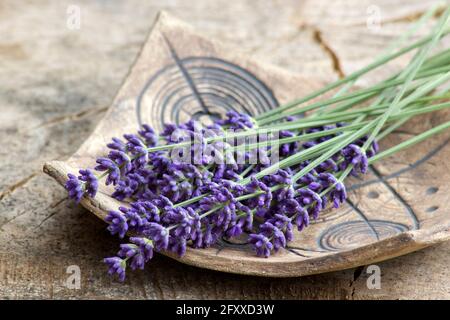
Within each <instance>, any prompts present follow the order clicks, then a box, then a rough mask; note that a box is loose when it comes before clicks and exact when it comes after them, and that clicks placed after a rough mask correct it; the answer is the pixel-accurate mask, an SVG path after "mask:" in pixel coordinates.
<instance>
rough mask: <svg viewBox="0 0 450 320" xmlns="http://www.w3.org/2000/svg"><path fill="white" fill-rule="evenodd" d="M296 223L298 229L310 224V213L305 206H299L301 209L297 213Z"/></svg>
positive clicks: (300, 229)
mask: <svg viewBox="0 0 450 320" xmlns="http://www.w3.org/2000/svg"><path fill="white" fill-rule="evenodd" d="M294 223H295V225H296V226H297V229H298V231H302V230H303V229H304V228H305V227H307V226H309V213H308V211H307V210H306V209H305V208H304V207H300V208H299V211H298V212H297V213H296V215H295V221H294Z"/></svg>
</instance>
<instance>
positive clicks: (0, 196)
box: [0, 172, 40, 201]
mask: <svg viewBox="0 0 450 320" xmlns="http://www.w3.org/2000/svg"><path fill="white" fill-rule="evenodd" d="M38 174H40V172H34V173H32V174H30V175H29V176H28V177H26V178H23V179H21V180H19V181H17V182H15V183H14V184H12V185H10V186H8V187H6V190H5V191H3V192H2V193H0V201H1V200H3V199H4V198H5V197H6V196H7V195H10V194H11V193H13V192H14V191H15V190H17V189H18V188H20V187H23V186H24V185H26V184H27V183H28V182H29V181H30V180H31V179H33V178H34V177H36V176H37V175H38Z"/></svg>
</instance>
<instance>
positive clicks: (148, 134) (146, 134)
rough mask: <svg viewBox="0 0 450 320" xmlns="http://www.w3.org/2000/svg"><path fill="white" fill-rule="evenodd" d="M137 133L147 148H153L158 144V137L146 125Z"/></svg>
mask: <svg viewBox="0 0 450 320" xmlns="http://www.w3.org/2000/svg"><path fill="white" fill-rule="evenodd" d="M138 133H139V135H140V136H141V137H142V138H144V141H145V144H146V145H147V147H154V146H156V145H157V144H158V135H157V134H156V133H155V131H154V130H153V129H152V128H151V127H150V126H149V125H148V124H143V125H142V128H141V130H139V131H138Z"/></svg>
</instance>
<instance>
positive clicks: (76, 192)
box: [64, 169, 98, 203]
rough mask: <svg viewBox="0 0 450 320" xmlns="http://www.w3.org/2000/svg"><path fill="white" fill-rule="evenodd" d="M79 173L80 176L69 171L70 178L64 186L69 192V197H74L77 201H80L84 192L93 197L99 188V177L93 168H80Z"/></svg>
mask: <svg viewBox="0 0 450 320" xmlns="http://www.w3.org/2000/svg"><path fill="white" fill-rule="evenodd" d="M79 173H80V175H79V176H78V177H76V176H75V175H73V174H71V173H69V174H68V175H67V177H68V178H69V179H68V180H67V181H66V184H65V186H64V187H65V188H66V190H67V191H68V192H69V198H71V199H74V200H75V201H76V202H77V203H78V202H80V200H81V198H82V197H83V195H84V193H86V194H87V195H88V196H90V197H91V198H93V197H95V195H96V194H97V190H98V180H97V177H96V176H95V174H94V173H93V172H92V171H91V170H89V169H85V170H80V171H79Z"/></svg>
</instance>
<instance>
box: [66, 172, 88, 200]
mask: <svg viewBox="0 0 450 320" xmlns="http://www.w3.org/2000/svg"><path fill="white" fill-rule="evenodd" d="M67 177H68V178H69V179H68V180H67V181H66V184H65V185H64V187H65V188H66V190H67V191H68V193H69V198H71V199H74V200H75V202H77V203H78V202H80V200H81V198H82V197H83V192H84V191H83V186H82V184H81V182H80V180H78V178H77V177H76V176H75V175H73V174H71V173H69V174H67Z"/></svg>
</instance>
